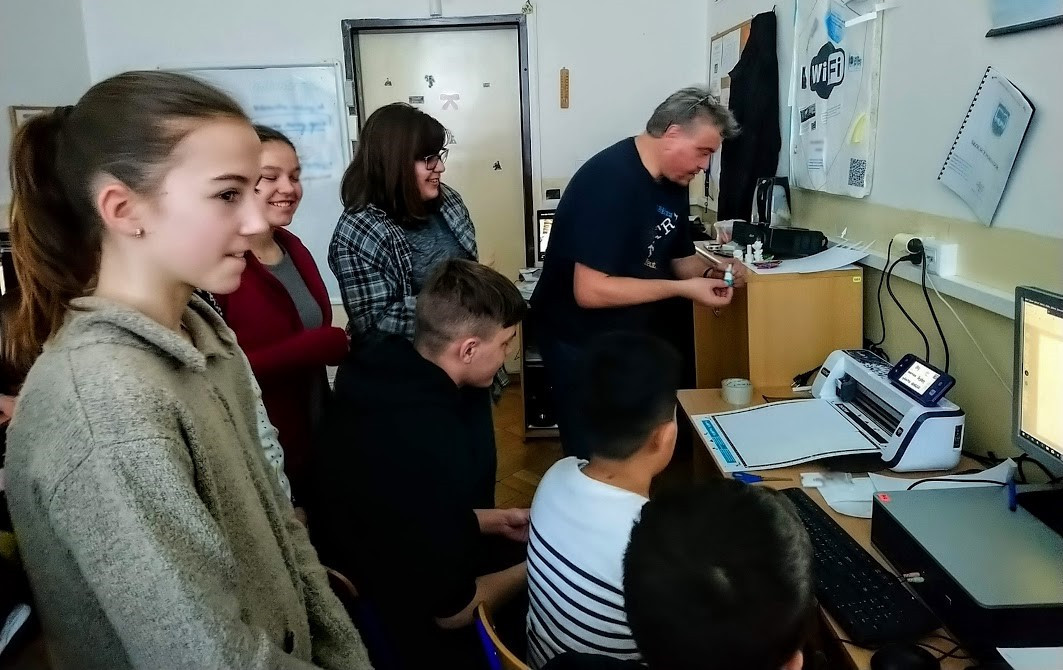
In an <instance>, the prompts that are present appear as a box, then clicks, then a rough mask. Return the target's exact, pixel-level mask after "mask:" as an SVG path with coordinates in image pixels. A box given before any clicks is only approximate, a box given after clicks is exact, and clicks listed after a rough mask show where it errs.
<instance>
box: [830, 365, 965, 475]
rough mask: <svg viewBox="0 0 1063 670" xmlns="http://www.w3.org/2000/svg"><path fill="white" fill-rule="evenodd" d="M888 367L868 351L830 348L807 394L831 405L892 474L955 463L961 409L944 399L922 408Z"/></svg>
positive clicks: (961, 421)
mask: <svg viewBox="0 0 1063 670" xmlns="http://www.w3.org/2000/svg"><path fill="white" fill-rule="evenodd" d="M890 372H891V367H890V364H889V363H887V362H886V361H885V360H883V359H881V358H879V357H878V356H876V355H875V354H873V353H871V352H870V351H866V350H863V349H847V350H840V351H835V352H834V353H832V354H831V355H830V356H828V357H827V360H826V361H825V362H824V363H823V366H822V367H820V370H819V374H817V375H816V378H815V381H813V382H812V395H813V396H815V397H816V398H819V399H821V400H823V401H826V402H828V403H830V404H831V406H832V407H834V408H835V409H837V411H838V412H839V413H841V414H843V415H844V416H845V417H846V419H848V420H849V421H851V422H852V423H853V425H854V426H856V427H858V429H859V430H860V431H861V433H862V434H863V435H865V436H866V437H867V439H868V440H869V441H871V442H872V443H874V444H876V445H877V446H878V447H879V448H880V449H881V453H882V460H883V461H885V462H886V465H887V466H888V467H889V468H890V469H892V470H895V471H897V472H911V471H914V470H946V469H949V468H953V467H956V464H957V463H958V462H959V460H960V450H961V447H962V445H963V427H964V413H963V410H962V409H960V408H959V407H957V406H956V404H955V403H953V402H951V401H950V400H948V399H946V398H941V399H939V400H938V401H937V402H936V403H935V404H934V405H933V406H924V405H922V404H920V403H919V401H917V400H915V399H914V398H913V397H912V396H910V395H907V394H905V393H904V392H902V391H901V390H900V389H899V388H898V387H897V386H896V385H895V384H894V383H893V382H892V381H891V380H890Z"/></svg>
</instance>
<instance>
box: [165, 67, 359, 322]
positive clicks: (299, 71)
mask: <svg viewBox="0 0 1063 670" xmlns="http://www.w3.org/2000/svg"><path fill="white" fill-rule="evenodd" d="M181 72H183V73H184V74H188V75H192V76H194V77H197V78H200V79H203V80H205V81H207V82H208V83H211V84H213V85H214V86H217V87H218V88H220V89H222V90H224V91H225V92H227V93H229V95H231V96H233V98H235V99H236V101H237V102H239V103H240V105H241V106H242V107H243V108H244V111H246V112H247V115H248V116H250V117H251V121H252V122H254V123H259V124H262V125H265V126H269V127H271V128H275V129H277V130H279V131H281V132H282V133H284V134H285V135H287V136H288V138H290V139H291V140H292V143H293V144H295V150H296V151H297V152H298V154H299V160H300V162H301V163H302V167H303V172H302V182H303V200H302V203H301V204H300V205H299V210H298V211H297V212H296V213H295V218H294V219H293V220H292V225H291V226H290V227H289V230H291V232H292V233H294V234H295V235H298V236H299V239H301V240H302V241H303V244H305V245H306V248H307V249H309V250H310V253H311V254H312V255H313V257H314V260H315V261H316V262H317V268H318V271H319V272H320V273H321V278H322V279H323V280H324V282H325V289H326V290H327V291H328V294H329V299H330V300H331V301H332V302H333V303H334V304H338V303H340V290H339V284H337V283H336V278H335V277H334V276H333V275H332V271H331V270H330V269H329V267H328V245H329V240H330V239H331V238H332V231H333V230H334V229H335V227H336V222H337V221H338V220H339V217H340V214H342V213H343V205H342V203H341V202H340V182H341V181H342V180H343V172H344V170H346V169H347V165H348V164H349V163H350V161H351V149H350V147H351V144H350V141H349V138H348V130H347V109H346V105H345V102H344V99H343V80H342V75H341V72H340V66H339V64H338V63H323V64H318V65H270V66H264V67H220V68H197V69H188V70H181Z"/></svg>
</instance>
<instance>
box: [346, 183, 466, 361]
mask: <svg viewBox="0 0 1063 670" xmlns="http://www.w3.org/2000/svg"><path fill="white" fill-rule="evenodd" d="M439 187H440V190H441V192H442V195H443V201H442V203H441V204H440V208H439V212H440V214H442V215H443V218H444V220H446V222H447V225H448V226H450V230H451V231H452V232H453V233H454V237H455V238H457V240H458V243H459V244H460V245H461V248H462V249H464V250H465V252H466V253H467V254H468V255H469V258H470V259H472V260H478V253H477V250H476V230H475V229H474V228H473V225H472V219H471V218H469V210H468V209H467V208H466V207H465V203H464V202H462V200H461V196H460V195H458V192H457V191H455V190H454V189H452V188H450V187H449V186H447V185H446V184H442V183H441V184H440V185H439ZM411 256H412V252H411V250H410V245H409V243H408V242H407V241H406V232H405V231H404V230H403V228H402V226H400V225H399V224H398V223H397V222H396V221H395V220H394V219H393V218H392V217H391V216H389V215H388V214H387V213H385V212H384V211H383V210H382V209H380V208H378V207H376V206H375V205H369V206H368V207H366V208H365V209H363V210H361V211H357V212H353V211H350V210H347V211H344V212H343V214H342V215H341V216H340V220H339V222H337V223H336V230H335V232H333V233H332V241H331V242H330V243H329V249H328V265H329V268H331V269H332V274H334V275H336V279H337V280H338V281H339V284H340V292H341V293H342V294H343V306H344V308H345V309H346V310H347V316H348V318H349V321H348V324H347V332H348V333H349V334H350V335H351V339H352V341H361V340H364V339H365V338H366V337H368V336H370V335H372V334H376V333H381V334H392V333H393V334H397V335H403V336H405V337H406V338H407V339H410V340H412V339H413V327H414V308H415V306H416V305H417V296H415V295H414V294H413V282H412V281H411V279H410V274H411V272H412V271H413V262H412V260H411Z"/></svg>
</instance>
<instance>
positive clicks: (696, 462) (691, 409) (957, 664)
mask: <svg viewBox="0 0 1063 670" xmlns="http://www.w3.org/2000/svg"><path fill="white" fill-rule="evenodd" d="M788 390H789V380H787V382H786V385H785V386H780V387H757V388H755V389H754V395H753V401H752V402H753V403H766V402H767V401H766V400H764V398H765V397H766V396H767V397H773V396H778V397H784V396H787V395H788V393H787V392H788ZM677 396H678V400H679V406H680V408H681V409H682V411H683V415H684V416H685V417H686V418H687V420H688V421H690V422H691V425H692V424H693V417H695V416H698V415H702V414H708V413H714V412H721V411H726V410H727V409H729V407H728V405H727V403H726V402H724V400H723V398H722V396H721V394H720V389H684V390H681V391H679V392H678V393H677ZM692 457H693V458H692V463H691V465H692V468H693V476H694V479H695V481H703V480H705V479H712V478H716V477H720V476H721V475H724V476H729V475H726V474H725V473H723V472H722V471H721V470H720V467H719V465H718V462H717V460H716V459H715V458H713V456H712V455H710V454H709V451H708V449H694V451H693V454H692ZM977 465H978V464H977V463H976V462H975V461H973V460H971V459H968V458H961V459H960V464H959V465H958V468H959V469H960V470H967V469H971V468H975V467H976V466H977ZM759 474H768V475H771V476H772V477H790V478H792V479H793V481H794V482H797V481H802V482H803V481H804V479H805V478H806V477H810V476H813V475H815V474H819V475H821V476H822V477H824V478H829V477H831V476H833V475H835V474H837V473H834V472H830V471H828V470H827V469H826V465H825V464H824V463H822V462H817V463H808V464H804V465H798V466H793V467H789V468H780V469H777V470H772V471H771V472H761V473H759ZM927 476H950V474H949V473H927ZM754 486H764V487H767V488H771V489H777V490H778V489H785V488H791V487H792V486H793V484H790V483H786V482H772V481H766V482H763V483H760V484H754ZM808 493H809V495H810V497H812V499H813V501H814V502H815V503H816V504H817V505H818V506H819V507H820V508H821V509H822V510H823V511H824V513H826V514H827V515H828V516H830V518H831V519H833V520H834V521H836V522H837V523H838V525H839V526H841V528H842V529H843V530H844V531H845V532H846V533H847V534H848V535H849V536H850V537H852V538H853V540H855V541H856V543H857V544H858V545H859V546H860V547H862V548H863V549H864V550H865V551H867V552H869V553H870V554H871V556H872V557H873V558H875V559H876V560H877V561H879V563H880V564H881V565H882V566H883V567H884V568H885V569H886V570H887V571H888V572H890V573H894V574H895V573H896V571H895V570H893V569H892V568H891V567H890V566H889V565H888V564H887V563H886V562H885V561H884V559H883V558H882V556H881V555H880V554H879V552H878V551H877V550H876V549H875V548H874V547H873V546H872V545H871V523H870V520H869V519H861V518H854V517H850V516H845V515H842V514H838V513H837V512H835V511H834V510H832V509H830V508H829V507H827V505H826V504H825V503H824V501H822V500H820V499H819V498H818V496H816V495H815V494H814V493H812V492H811V491H809V492H808ZM820 615H821V623H822V625H821V626H820V627H819V635H818V636H817V637H818V642H819V643H820V644H821V645H822V650H823V651H824V653H826V655H827V656H828V658H827V661H826V663H825V665H824V667H829V668H841V667H845V668H854V669H856V670H869V669H870V668H871V657H872V654H873V650H870V649H864V648H863V647H859V646H856V645H853V644H850V643H849V642H848V641H849V640H851V639H852V638H851V637H849V633H848V632H846V631H845V630H844V629H843V628H842V627H841V626H840V625H839V624H838V622H837V620H836V619H835V618H834V617H833V616H831V614H830V613H829V612H828V611H827V610H825V609H824V608H822V607H821V608H820ZM935 633H936V634H937V635H946V636H947V635H949V633H948V632H947V631H944V630H938V631H935ZM923 641H924V642H926V643H928V644H931V645H935V646H940V645H941V644H942V643H941V641H940V640H938V639H937V638H934V639H930V638H924V640H923ZM957 655H959V656H965V655H966V654H964V653H962V651H959V652H957ZM970 664H971V661H969V660H961V659H958V658H955V657H948V658H944V659H942V660H941V668H942V670H968V666H969V665H970Z"/></svg>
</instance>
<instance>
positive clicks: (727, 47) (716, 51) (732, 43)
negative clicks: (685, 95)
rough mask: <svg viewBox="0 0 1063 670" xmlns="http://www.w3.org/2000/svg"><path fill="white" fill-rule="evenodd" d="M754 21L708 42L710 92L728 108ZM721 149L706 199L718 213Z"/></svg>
mask: <svg viewBox="0 0 1063 670" xmlns="http://www.w3.org/2000/svg"><path fill="white" fill-rule="evenodd" d="M751 21H752V19H750V20H747V21H743V22H742V23H739V24H738V25H737V26H734V27H733V28H729V29H727V30H725V31H723V32H721V33H717V34H716V35H714V36H713V37H712V39H711V40H709V92H711V93H712V94H713V95H715V96H716V97H717V98H719V100H720V102H721V103H723V105H724V106H725V107H727V106H729V103H730V100H731V76H730V72H731V70H732V69H734V66H735V65H738V59H739V58H740V57H741V56H742V50H743V49H745V48H746V42H748V41H749V30H750V25H751ZM721 153H722V149H721V150H720V151H718V152H716V154H715V155H714V156H713V157H712V165H710V166H709V173H708V174H707V175H706V177H705V197H706V199H707V201H708V208H709V209H711V210H712V211H716V209H717V202H718V200H719V197H720V155H721Z"/></svg>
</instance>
